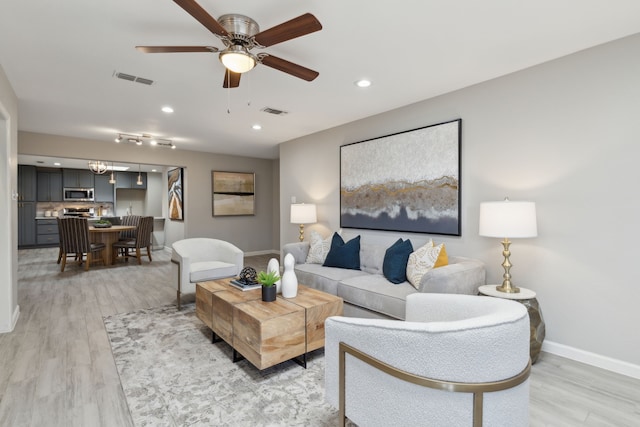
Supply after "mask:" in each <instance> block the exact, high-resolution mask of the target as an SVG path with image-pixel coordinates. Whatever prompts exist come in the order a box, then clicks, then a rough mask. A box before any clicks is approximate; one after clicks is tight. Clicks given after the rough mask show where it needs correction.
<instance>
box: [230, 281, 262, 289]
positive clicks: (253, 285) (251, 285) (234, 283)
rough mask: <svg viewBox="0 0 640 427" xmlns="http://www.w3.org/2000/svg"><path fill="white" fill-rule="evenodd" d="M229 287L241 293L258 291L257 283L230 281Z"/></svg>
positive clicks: (258, 284)
mask: <svg viewBox="0 0 640 427" xmlns="http://www.w3.org/2000/svg"><path fill="white" fill-rule="evenodd" d="M231 286H233V287H236V288H238V289H240V290H241V291H250V290H252V289H259V288H260V286H262V285H260V283H258V282H248V281H246V280H243V279H233V280H231Z"/></svg>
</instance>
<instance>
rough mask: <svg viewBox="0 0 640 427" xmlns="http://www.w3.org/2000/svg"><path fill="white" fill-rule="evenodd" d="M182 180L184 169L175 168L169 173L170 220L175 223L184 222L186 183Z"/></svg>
mask: <svg viewBox="0 0 640 427" xmlns="http://www.w3.org/2000/svg"><path fill="white" fill-rule="evenodd" d="M182 178H183V169H182V168H175V169H170V170H168V171H167V187H168V191H169V219H170V220H173V221H184V199H183V195H184V183H183V179H182Z"/></svg>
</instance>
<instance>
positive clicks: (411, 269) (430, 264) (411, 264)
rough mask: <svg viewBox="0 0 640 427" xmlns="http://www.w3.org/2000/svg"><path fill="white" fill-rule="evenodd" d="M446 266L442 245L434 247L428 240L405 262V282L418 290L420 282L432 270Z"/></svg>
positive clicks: (446, 261)
mask: <svg viewBox="0 0 640 427" xmlns="http://www.w3.org/2000/svg"><path fill="white" fill-rule="evenodd" d="M447 264H448V257H447V251H446V249H445V248H444V243H441V244H439V245H436V246H434V245H433V240H430V241H429V242H428V243H427V244H425V245H424V246H422V247H420V248H418V249H417V250H416V251H414V252H413V253H412V254H411V255H409V261H408V262H407V280H408V281H409V283H411V284H412V285H413V287H414V288H416V289H418V290H419V289H420V281H421V280H422V276H424V275H425V274H426V273H427V272H428V271H429V270H431V269H432V268H436V267H440V266H442V265H447Z"/></svg>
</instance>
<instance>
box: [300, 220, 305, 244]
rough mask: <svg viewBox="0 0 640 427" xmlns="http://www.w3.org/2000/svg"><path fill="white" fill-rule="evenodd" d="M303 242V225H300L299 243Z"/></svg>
mask: <svg viewBox="0 0 640 427" xmlns="http://www.w3.org/2000/svg"><path fill="white" fill-rule="evenodd" d="M303 240H304V224H300V241H301V242H302V241H303Z"/></svg>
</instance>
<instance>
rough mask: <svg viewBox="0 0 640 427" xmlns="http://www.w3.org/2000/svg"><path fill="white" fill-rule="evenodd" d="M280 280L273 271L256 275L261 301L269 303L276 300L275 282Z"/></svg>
mask: <svg viewBox="0 0 640 427" xmlns="http://www.w3.org/2000/svg"><path fill="white" fill-rule="evenodd" d="M278 280H280V275H279V274H278V273H276V272H275V271H269V272H264V271H261V272H260V273H258V283H260V284H261V285H262V301H265V302H271V301H275V300H276V293H277V290H278V289H277V288H276V282H277V281H278Z"/></svg>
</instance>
